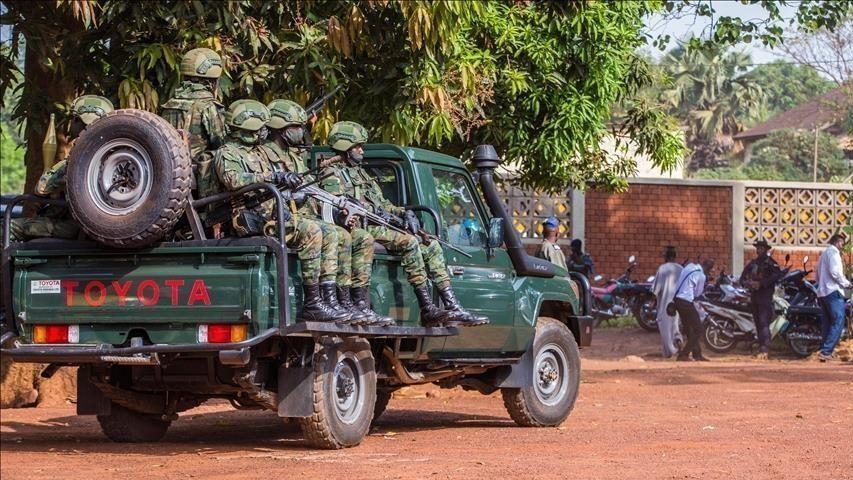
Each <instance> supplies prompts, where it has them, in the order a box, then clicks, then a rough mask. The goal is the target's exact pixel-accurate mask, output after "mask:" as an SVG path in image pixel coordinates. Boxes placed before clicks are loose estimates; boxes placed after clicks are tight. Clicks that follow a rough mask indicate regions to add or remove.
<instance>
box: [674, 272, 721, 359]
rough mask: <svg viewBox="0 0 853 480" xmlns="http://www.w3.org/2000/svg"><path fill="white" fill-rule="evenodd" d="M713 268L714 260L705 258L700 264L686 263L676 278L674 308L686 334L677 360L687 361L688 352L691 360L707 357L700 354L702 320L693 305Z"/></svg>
mask: <svg viewBox="0 0 853 480" xmlns="http://www.w3.org/2000/svg"><path fill="white" fill-rule="evenodd" d="M713 269H714V260H713V259H710V258H706V259H705V260H702V264H701V265H697V264H695V263H688V264H687V265H685V266H684V269H683V270H681V275H680V276H679V278H678V287H676V291H675V310H676V311H677V312H678V316H679V318H681V322H682V323H683V324H684V332H683V333H684V334H685V335H686V336H687V342H686V343H685V344H684V346H683V347H682V348H681V351H679V352H678V356H677V357H676V358H675V359H676V360H677V361H679V362H689V361H690V360H691V359H690V354H693V361H695V362H707V361H708V359H707V358H705V357H704V356H702V345H701V344H700V342H699V338H700V337H701V336H702V322H701V321H700V320H699V311H698V310H696V306H695V305H693V302H694V300H696V298H697V297H701V296H702V293H703V292H704V291H705V280H706V279H707V276H708V275H710V274H711V270H713Z"/></svg>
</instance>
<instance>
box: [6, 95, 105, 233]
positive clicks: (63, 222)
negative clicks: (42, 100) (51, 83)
mask: <svg viewBox="0 0 853 480" xmlns="http://www.w3.org/2000/svg"><path fill="white" fill-rule="evenodd" d="M112 111H113V104H112V102H110V101H109V100H107V99H106V98H104V97H101V96H98V95H83V96H80V97H77V98H76V99H75V100H74V102H73V103H72V104H71V115H72V118H71V123H70V124H69V129H68V130H69V131H68V138H69V140H70V141H71V142H74V140H76V139H77V137H78V136H80V133H81V132H82V131H83V129H85V128H86V127H87V126H88V125H90V124H91V123H92V122H94V121H95V120H97V119H99V118H101V117H105V116H106V115H107V114H108V113H110V112H112ZM67 164H68V158H65V159H63V160H61V161H60V162H58V163H57V164H56V165H54V166H53V168H51V169H50V170H48V171H47V172H45V173H43V174H42V176H41V178H39V181H38V184H37V185H36V188H35V192H34V193H35V194H36V195H39V196H42V197H47V196H50V197H52V198H65V169H66V166H67ZM43 210H44V211H43V212H40V213H39V214H38V215H37V216H35V217H33V218H16V219H14V220H12V224H11V225H10V227H9V237H10V238H11V240H12V241H18V242H22V241H25V240H29V239H31V238H37V237H56V238H65V239H74V238H77V236H78V235H79V232H80V228H79V227H78V226H77V222H75V221H74V219H73V218H72V217H71V213H70V212H69V211H68V209H67V208H66V207H60V206H50V205H49V206H47V207H45V208H44V209H43Z"/></svg>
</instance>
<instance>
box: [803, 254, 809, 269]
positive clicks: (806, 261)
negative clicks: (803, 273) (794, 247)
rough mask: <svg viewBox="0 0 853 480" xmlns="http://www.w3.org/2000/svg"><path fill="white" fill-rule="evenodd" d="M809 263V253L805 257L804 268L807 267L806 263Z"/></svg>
mask: <svg viewBox="0 0 853 480" xmlns="http://www.w3.org/2000/svg"><path fill="white" fill-rule="evenodd" d="M807 263H809V256H808V255H806V256H805V257H803V268H805V267H806V264H807Z"/></svg>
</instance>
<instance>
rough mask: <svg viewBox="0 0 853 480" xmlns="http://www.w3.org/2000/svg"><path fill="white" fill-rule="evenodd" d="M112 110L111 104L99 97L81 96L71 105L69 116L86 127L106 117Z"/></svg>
mask: <svg viewBox="0 0 853 480" xmlns="http://www.w3.org/2000/svg"><path fill="white" fill-rule="evenodd" d="M113 110H114V108H113V102H111V101H109V100H108V99H106V98H104V97H102V96H100V95H81V96H79V97H77V98H75V99H74V102H73V103H72V104H71V114H72V115H74V116H76V117H78V118H79V119H80V120H81V121H82V122H83V123H84V124H86V125H89V124H90V123H92V122H94V121H95V120H97V119H99V118H103V117H106V116H107V114H108V113H110V112H112V111H113Z"/></svg>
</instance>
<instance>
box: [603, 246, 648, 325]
mask: <svg viewBox="0 0 853 480" xmlns="http://www.w3.org/2000/svg"><path fill="white" fill-rule="evenodd" d="M636 266H637V263H636V258H635V257H634V256H633V255H631V256H630V257H628V267H627V268H626V269H625V273H623V274H622V275H621V276H620V277H619V278H616V279H615V280H610V281H608V282H607V283H606V284H605V286H604V287H590V291H591V293H592V304H593V305H592V316H593V318H594V319H595V325H596V326H598V325H600V324H601V322H603V321H605V320H610V319H613V318H616V317H624V316H627V315H629V314H630V315H633V316H634V318H635V319H636V320H637V323H639V324H640V327H642V328H643V329H644V330H647V331H650V332H656V331H657V320H656V319H655V317H656V302H655V296H654V294H653V293H652V289H651V281H652V280H653V277H650V278H649V279H648V280H647V282H646V283H637V282H635V281H634V280H632V279H631V273H632V272H633V271H634V269H635V268H636ZM601 279H602V277H601V275H596V277H595V279H594V280H595V281H601Z"/></svg>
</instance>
